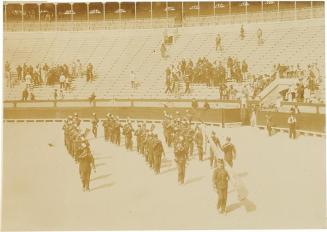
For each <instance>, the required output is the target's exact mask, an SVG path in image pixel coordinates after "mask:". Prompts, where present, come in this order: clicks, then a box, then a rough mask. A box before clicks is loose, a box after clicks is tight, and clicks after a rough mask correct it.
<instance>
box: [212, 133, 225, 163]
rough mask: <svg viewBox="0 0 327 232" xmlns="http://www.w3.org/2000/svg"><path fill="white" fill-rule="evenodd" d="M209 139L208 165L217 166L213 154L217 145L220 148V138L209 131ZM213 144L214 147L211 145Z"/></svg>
mask: <svg viewBox="0 0 327 232" xmlns="http://www.w3.org/2000/svg"><path fill="white" fill-rule="evenodd" d="M211 140H212V142H211V143H210V167H216V166H217V158H216V156H215V151H216V150H217V148H218V147H219V148H220V149H222V148H221V144H220V140H219V138H218V137H217V136H216V133H215V132H214V131H212V132H211ZM212 146H215V149H214V148H213V147H212Z"/></svg>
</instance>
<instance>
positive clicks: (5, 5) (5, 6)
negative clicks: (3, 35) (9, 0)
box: [3, 3, 7, 30]
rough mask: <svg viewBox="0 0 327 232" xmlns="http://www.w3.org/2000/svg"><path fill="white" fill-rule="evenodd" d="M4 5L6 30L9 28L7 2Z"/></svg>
mask: <svg viewBox="0 0 327 232" xmlns="http://www.w3.org/2000/svg"><path fill="white" fill-rule="evenodd" d="M3 7H4V8H5V24H4V26H5V30H6V29H7V4H6V3H4V4H3Z"/></svg>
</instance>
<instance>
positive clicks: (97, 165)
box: [95, 163, 106, 168]
mask: <svg viewBox="0 0 327 232" xmlns="http://www.w3.org/2000/svg"><path fill="white" fill-rule="evenodd" d="M104 165H106V163H98V164H96V165H95V167H96V168H97V167H100V166H104Z"/></svg>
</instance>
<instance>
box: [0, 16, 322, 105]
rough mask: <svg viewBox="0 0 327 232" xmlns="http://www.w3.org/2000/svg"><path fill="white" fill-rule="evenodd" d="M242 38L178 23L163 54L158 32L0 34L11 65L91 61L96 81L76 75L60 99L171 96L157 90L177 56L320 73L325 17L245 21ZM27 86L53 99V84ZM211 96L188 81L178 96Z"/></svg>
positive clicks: (213, 93) (233, 28) (232, 29)
mask: <svg viewBox="0 0 327 232" xmlns="http://www.w3.org/2000/svg"><path fill="white" fill-rule="evenodd" d="M259 27H260V28H261V29H262V31H263V39H264V44H263V45H261V46H258V44H257V38H256V31H257V29H258V28H259ZM244 28H245V33H246V37H245V39H244V40H243V41H241V40H240V39H239V31H240V25H236V24H234V25H223V26H206V27H191V28H179V37H178V38H177V40H176V42H175V43H174V45H172V46H171V47H170V48H169V51H168V54H169V58H167V59H162V58H161V56H160V51H159V48H160V44H161V42H162V37H163V30H162V29H151V30H141V29H140V30H112V31H96V32H60V33H53V32H46V33H6V34H5V43H4V49H5V50H4V52H5V53H4V54H5V61H9V62H10V63H11V66H12V68H14V67H15V66H16V65H17V64H23V63H24V62H26V63H28V64H34V65H35V64H37V63H45V62H47V63H48V64H49V65H51V64H56V63H59V64H62V63H67V64H71V63H72V61H76V60H77V59H80V60H81V62H82V63H83V64H87V63H89V62H91V63H92V64H93V65H94V69H95V71H96V74H97V80H96V81H94V82H93V83H86V81H85V79H78V80H75V81H74V83H73V88H74V90H73V91H72V92H71V93H66V94H65V98H66V99H85V98H87V97H88V96H90V94H91V93H92V92H93V91H94V92H95V93H96V95H97V98H113V97H115V98H154V99H162V98H175V97H176V96H174V95H167V94H165V93H164V79H165V78H164V75H165V69H166V67H167V66H168V65H171V64H174V63H176V62H177V61H179V60H181V59H182V58H191V59H193V60H194V61H195V60H196V59H198V58H199V57H202V56H206V57H208V58H209V59H210V60H221V61H224V63H225V62H226V59H227V57H228V56H235V57H237V58H238V60H240V61H242V60H243V59H246V61H247V63H248V64H249V71H250V72H251V73H254V74H264V73H270V72H271V70H272V67H273V65H274V64H276V63H282V64H287V65H297V64H300V65H301V66H302V67H304V66H306V65H307V64H309V63H313V62H317V63H318V66H319V67H320V71H321V73H324V64H323V62H324V49H323V48H324V40H323V38H324V34H323V33H324V22H323V20H322V19H314V20H304V21H290V22H270V23H260V24H247V25H244ZM217 33H220V35H221V37H222V44H223V49H224V51H223V52H216V51H215V37H216V35H217ZM131 70H134V72H135V73H136V78H137V81H139V82H140V83H141V85H140V87H139V88H137V89H136V90H132V89H131V87H130V71H131ZM23 87H24V85H23V84H22V85H21V86H18V87H15V88H14V89H5V99H6V100H7V99H8V100H9V99H20V98H21V91H22V88H23ZM54 88H58V87H40V88H35V89H34V94H35V96H36V98H37V99H52V95H53V89H54ZM217 96H218V90H217V89H216V88H211V89H209V88H207V87H206V86H204V85H193V86H192V93H191V94H190V95H186V96H184V95H183V96H182V97H183V98H193V97H195V98H207V99H213V98H216V97H217Z"/></svg>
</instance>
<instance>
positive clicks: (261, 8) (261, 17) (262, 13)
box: [261, 1, 263, 21]
mask: <svg viewBox="0 0 327 232" xmlns="http://www.w3.org/2000/svg"><path fill="white" fill-rule="evenodd" d="M261 20H262V21H263V1H261Z"/></svg>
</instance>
